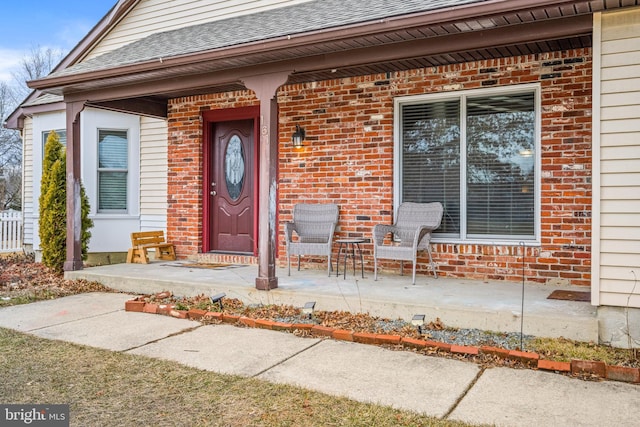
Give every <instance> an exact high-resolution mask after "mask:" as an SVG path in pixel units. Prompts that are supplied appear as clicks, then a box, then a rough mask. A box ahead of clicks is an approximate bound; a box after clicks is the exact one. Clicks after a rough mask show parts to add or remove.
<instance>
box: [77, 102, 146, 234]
mask: <svg viewBox="0 0 640 427" xmlns="http://www.w3.org/2000/svg"><path fill="white" fill-rule="evenodd" d="M82 114H83V116H82V120H81V122H80V123H81V126H82V131H81V132H82V176H83V183H84V186H85V190H86V191H87V195H88V196H89V200H90V203H91V214H90V215H89V217H90V218H92V219H93V220H94V221H95V220H107V219H122V218H129V219H139V216H140V207H139V201H140V118H139V116H135V115H131V114H126V113H118V112H112V111H106V110H100V109H95V108H86V109H85V110H84V111H83V112H82ZM98 129H107V130H108V129H117V130H126V131H127V135H128V138H129V151H128V155H129V159H128V160H129V167H128V174H129V177H128V182H127V211H126V212H124V211H121V212H113V211H111V212H98V182H97V180H98V173H97V167H98Z"/></svg>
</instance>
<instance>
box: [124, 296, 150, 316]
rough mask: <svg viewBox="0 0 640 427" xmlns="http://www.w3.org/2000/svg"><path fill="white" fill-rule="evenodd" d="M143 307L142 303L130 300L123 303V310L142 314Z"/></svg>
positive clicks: (143, 303)
mask: <svg viewBox="0 0 640 427" xmlns="http://www.w3.org/2000/svg"><path fill="white" fill-rule="evenodd" d="M144 305H145V302H144V301H138V300H134V299H131V300H129V301H126V302H125V303H124V310H125V311H135V312H139V313H142V312H143V311H144Z"/></svg>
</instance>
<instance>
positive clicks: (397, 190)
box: [393, 83, 542, 246]
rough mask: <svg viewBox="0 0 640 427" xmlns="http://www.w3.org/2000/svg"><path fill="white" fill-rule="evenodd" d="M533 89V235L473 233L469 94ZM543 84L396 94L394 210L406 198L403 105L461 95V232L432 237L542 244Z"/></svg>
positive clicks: (447, 240)
mask: <svg viewBox="0 0 640 427" xmlns="http://www.w3.org/2000/svg"><path fill="white" fill-rule="evenodd" d="M521 93H533V95H534V109H535V111H534V117H535V119H534V174H535V176H534V215H533V218H534V224H533V231H534V234H533V235H532V236H527V237H524V236H514V238H512V239H510V238H505V237H504V236H496V235H487V236H486V237H484V238H483V237H480V238H479V237H477V236H473V237H469V234H470V233H468V231H467V197H466V194H467V184H466V181H467V159H466V153H467V132H466V130H467V129H466V121H467V111H466V110H467V108H466V106H467V103H466V99H467V98H473V97H483V96H495V95H509V94H513V95H516V94H521ZM541 98H542V95H541V86H540V84H538V83H534V84H523V85H512V86H504V87H495V88H480V89H468V90H460V91H452V92H440V93H433V94H423V95H411V96H402V97H397V98H394V110H393V114H394V128H393V140H394V143H393V163H394V166H393V183H394V186H393V188H394V192H393V207H394V212H395V211H397V208H398V206H399V205H400V203H401V202H402V194H403V191H402V172H403V171H402V164H403V159H402V154H403V153H402V133H403V132H402V131H403V130H402V119H403V117H402V107H403V106H405V105H412V104H424V103H431V102H441V101H451V100H452V99H458V100H459V102H460V153H464V157H463V158H461V159H460V194H461V197H460V234H459V235H458V236H438V235H437V234H434V235H433V238H432V241H434V242H440V243H460V244H480V245H506V246H514V245H517V244H524V245H527V246H539V245H540V244H541V243H540V242H541V238H540V236H541V225H540V222H541V194H540V188H541V179H542V170H541V139H542V136H541V135H542V128H541V124H542V118H541V117H542V113H541V106H542V102H541Z"/></svg>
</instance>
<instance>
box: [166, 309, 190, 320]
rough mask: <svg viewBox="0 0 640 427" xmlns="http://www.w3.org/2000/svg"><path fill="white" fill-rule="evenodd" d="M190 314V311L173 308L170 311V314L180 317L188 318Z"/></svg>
mask: <svg viewBox="0 0 640 427" xmlns="http://www.w3.org/2000/svg"><path fill="white" fill-rule="evenodd" d="M188 315H189V312H188V311H185V310H171V311H170V312H169V316H171V317H175V318H178V319H186V318H187V316H188Z"/></svg>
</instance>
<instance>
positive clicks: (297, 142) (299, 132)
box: [291, 125, 305, 148]
mask: <svg viewBox="0 0 640 427" xmlns="http://www.w3.org/2000/svg"><path fill="white" fill-rule="evenodd" d="M304 137H305V131H304V128H301V127H300V125H296V131H295V132H294V133H293V135H291V142H292V143H293V147H294V148H301V147H302V143H303V142H304Z"/></svg>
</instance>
